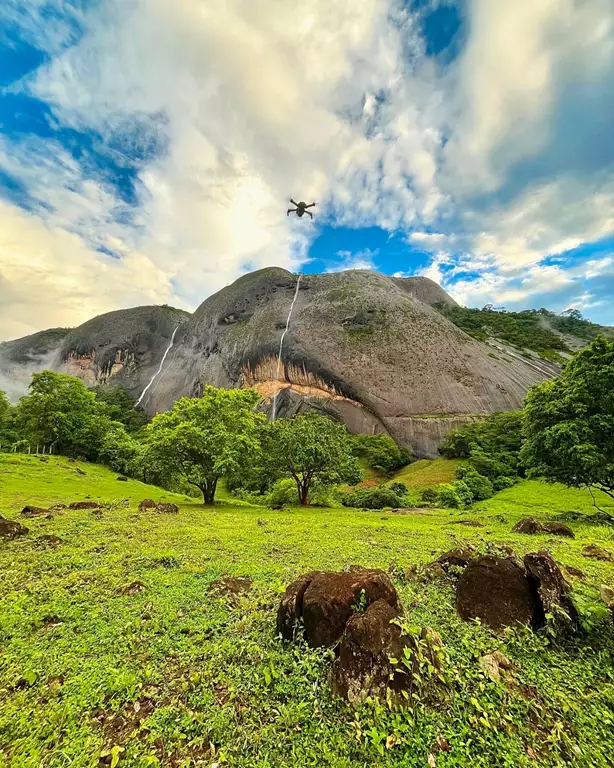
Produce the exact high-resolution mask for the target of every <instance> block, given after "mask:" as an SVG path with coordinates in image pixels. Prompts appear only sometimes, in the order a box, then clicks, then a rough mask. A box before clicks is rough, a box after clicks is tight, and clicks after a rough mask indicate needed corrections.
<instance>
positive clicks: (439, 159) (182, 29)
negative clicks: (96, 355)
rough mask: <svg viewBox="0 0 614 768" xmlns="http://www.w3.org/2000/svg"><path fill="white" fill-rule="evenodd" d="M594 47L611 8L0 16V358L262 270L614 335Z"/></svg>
mask: <svg viewBox="0 0 614 768" xmlns="http://www.w3.org/2000/svg"><path fill="white" fill-rule="evenodd" d="M299 11H300V12H299ZM613 46H614V7H613V6H612V3H611V0H586V2H584V3H573V2H571V0H563V2H560V3H552V2H551V0H516V2H514V3H511V4H510V3H509V2H505V0H457V1H455V0H413V1H410V0H361V3H360V4H359V5H357V4H356V3H354V2H351V1H350V0H313V2H310V3H309V4H307V5H306V4H304V3H298V2H294V1H293V0H288V2H286V3H284V4H283V5H280V4H279V3H278V2H276V0H251V2H249V3H248V2H246V1H245V0H208V2H207V3H206V4H203V3H202V2H201V1H200V0H184V1H183V2H182V3H181V4H179V5H178V4H177V3H174V2H172V1H171V0H156V2H151V0H4V2H3V3H2V4H0V340H2V339H8V338H12V337H16V336H19V335H24V334H26V333H31V332H33V331H35V330H39V329H41V328H44V327H51V326H58V325H75V324H77V323H80V322H83V321H84V320H85V319H87V318H89V317H91V316H92V315H94V314H97V313H100V312H104V311H109V310H112V309H117V308H121V307H127V306H134V305H138V304H145V303H169V304H174V305H176V306H181V307H184V308H186V309H189V310H193V309H194V308H195V307H196V306H198V304H199V303H200V302H201V301H203V300H204V299H205V298H206V297H207V296H208V295H210V294H211V293H212V292H214V291H216V290H218V289H219V288H221V287H223V286H224V285H226V284H228V283H229V282H231V281H232V280H234V279H236V277H238V276H239V275H240V274H242V273H243V272H244V271H246V270H248V269H256V268H261V267H264V266H269V265H279V266H283V267H286V268H288V269H291V270H294V271H299V270H300V271H305V272H326V271H335V270H340V269H351V268H354V269H355V268H360V269H377V270H380V271H382V272H385V273H388V274H395V275H406V276H411V275H415V274H423V275H427V276H429V277H431V278H432V279H434V280H436V281H437V282H439V283H440V284H441V285H442V286H443V287H444V288H445V289H446V290H448V291H449V292H450V293H451V294H452V295H453V296H454V297H455V298H456V299H457V300H458V301H459V302H460V303H462V304H465V305H467V306H482V305H483V304H486V303H489V302H493V303H495V304H496V305H497V306H501V305H504V306H506V307H508V308H510V309H519V308H526V307H539V306H546V307H549V308H551V309H554V310H557V311H562V310H564V309H566V308H568V307H572V306H573V307H577V308H579V309H581V311H582V312H583V313H584V314H585V315H586V316H588V317H589V318H591V319H594V320H596V321H599V322H603V323H608V324H614V142H612V140H611V136H612V135H614V99H612V93H614V57H613V56H612V49H613ZM290 197H294V198H295V199H305V200H306V201H307V202H311V201H312V200H316V201H317V203H318V205H317V206H316V208H315V219H314V221H313V222H311V221H310V220H309V219H307V218H304V219H301V220H299V219H297V218H294V217H287V216H286V208H287V207H288V198H290Z"/></svg>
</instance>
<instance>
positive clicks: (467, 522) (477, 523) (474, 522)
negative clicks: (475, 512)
mask: <svg viewBox="0 0 614 768" xmlns="http://www.w3.org/2000/svg"><path fill="white" fill-rule="evenodd" d="M450 525H466V526H469V527H470V528H484V523H481V522H480V521H479V520H454V521H452V522H451V523H450Z"/></svg>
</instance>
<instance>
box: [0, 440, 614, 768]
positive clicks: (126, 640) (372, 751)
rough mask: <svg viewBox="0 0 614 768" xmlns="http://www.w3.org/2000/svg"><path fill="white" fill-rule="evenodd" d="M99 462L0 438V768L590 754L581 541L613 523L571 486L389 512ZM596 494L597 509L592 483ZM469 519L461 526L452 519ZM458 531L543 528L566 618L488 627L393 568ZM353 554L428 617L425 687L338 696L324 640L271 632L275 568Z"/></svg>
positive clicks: (331, 564) (597, 613) (613, 727)
mask: <svg viewBox="0 0 614 768" xmlns="http://www.w3.org/2000/svg"><path fill="white" fill-rule="evenodd" d="M417 464H419V462H417ZM412 467H414V468H413V469H412ZM457 469H458V463H457V462H454V463H451V464H450V465H448V463H446V461H445V460H443V459H442V460H438V461H437V462H431V463H427V464H422V466H421V467H417V468H415V465H410V466H409V467H407V468H406V469H405V476H404V477H403V480H402V481H403V482H404V483H406V484H407V483H408V482H410V479H409V478H410V477H411V476H412V475H413V476H419V475H421V474H424V473H426V472H431V473H432V474H433V475H436V476H437V483H439V482H441V481H445V479H446V478H447V479H448V480H449V479H452V478H454V477H455V474H456V471H457ZM83 473H84V474H83ZM116 478H117V475H116V474H115V473H113V472H111V471H109V470H108V469H106V468H104V467H101V466H97V465H93V464H87V463H84V462H71V461H69V460H68V459H66V458H61V457H53V456H52V457H49V458H48V459H47V461H44V462H43V461H40V460H39V458H38V457H36V456H29V457H28V456H20V455H12V454H10V455H7V454H0V515H2V516H4V517H5V518H10V519H14V520H19V521H20V522H22V523H24V524H26V525H27V527H28V528H29V529H30V532H29V534H28V535H26V536H22V537H19V538H16V539H13V540H10V541H0V589H1V592H0V594H1V597H0V766H2V768H5V766H6V768H8V766H11V768H13V766H16V767H18V768H22V767H23V768H39V767H40V766H45V767H46V768H47V767H48V768H59V767H60V766H62V767H64V766H72V767H74V768H95V767H96V766H119V768H124V767H125V768H141V767H143V768H144V767H145V766H157V765H159V766H171V767H174V766H185V767H186V768H187V767H188V766H199V765H200V766H208V767H210V766H213V765H217V766H235V767H236V768H238V767H239V766H240V767H241V768H272V767H273V766H275V768H278V767H279V766H301V767H302V766H314V768H315V766H318V767H321V766H330V767H331V768H332V767H334V768H349V766H395V768H396V767H398V768H401V766H402V767H403V768H406V766H427V765H430V766H432V765H435V766H439V767H440V768H451V766H465V765H466V766H470V765H471V766H493V765H497V766H534V765H540V766H587V768H588V766H591V768H592V767H593V766H596V767H598V768H606V766H609V765H611V757H612V753H613V750H614V736H613V734H614V672H613V669H614V665H613V661H614V639H613V634H614V633H613V629H612V624H611V618H610V617H609V615H608V613H607V610H606V609H605V608H604V607H603V605H602V604H601V602H600V599H599V587H600V585H601V584H606V585H610V586H614V564H613V563H612V562H606V561H600V560H596V559H589V558H586V557H584V556H583V555H582V554H581V553H582V550H583V548H584V547H585V546H587V545H589V544H596V545H598V546H600V547H602V548H604V549H606V550H609V551H610V552H614V530H613V529H612V527H609V526H606V525H595V524H591V523H590V522H589V514H590V512H591V510H592V504H591V500H590V496H589V495H588V493H586V492H585V491H582V490H578V489H570V488H565V487H563V486H560V485H547V484H544V483H541V482H538V481H534V480H531V481H526V480H520V481H519V482H518V483H517V484H516V485H514V486H513V487H511V488H508V489H505V490H503V491H501V492H500V493H497V494H496V495H495V496H494V497H492V498H490V499H487V500H485V501H482V502H479V503H477V504H475V505H474V506H473V507H472V508H471V510H470V512H468V511H466V510H463V511H455V510H440V509H424V510H421V511H420V512H418V513H415V514H408V515H393V514H389V513H386V512H385V511H357V510H353V509H344V508H338V509H337V508H335V509H328V508H311V507H304V508H299V507H295V508H286V509H283V510H278V511H274V510H270V509H266V508H262V507H255V506H249V505H242V506H239V505H236V504H235V505H231V504H229V503H228V501H227V499H229V498H230V497H229V496H224V497H223V498H224V502H223V503H218V504H217V505H215V506H210V507H203V505H202V500H199V499H190V498H188V497H186V496H181V495H175V494H171V493H169V492H167V491H163V490H161V489H158V488H155V487H153V486H148V485H145V484H143V483H140V482H137V481H134V480H128V481H124V482H118V480H117V479H116ZM423 479H424V478H423ZM144 498H150V499H152V500H153V501H166V502H172V503H176V504H177V505H178V507H179V514H172V515H167V514H161V513H160V512H158V511H156V510H155V509H149V510H145V511H142V512H140V511H138V504H139V502H140V501H141V500H142V499H144ZM83 500H91V501H95V502H99V503H101V504H104V505H105V506H104V507H103V508H102V511H101V513H96V514H95V513H94V512H92V511H90V510H68V509H67V510H64V511H63V512H59V513H54V514H53V516H52V518H51V519H45V518H44V517H39V518H33V519H22V518H21V517H20V510H21V509H22V507H23V506H24V505H25V504H33V505H37V506H44V507H49V506H51V505H53V504H57V503H67V502H70V501H83ZM126 502H127V504H126ZM603 506H604V508H606V509H610V510H613V509H614V505H612V502H611V501H610V500H608V499H607V498H604V499H603ZM527 515H532V516H535V517H537V518H539V519H541V520H546V519H552V518H555V517H559V516H565V517H566V519H567V520H568V525H570V526H571V527H572V528H573V531H574V533H575V539H561V538H556V537H553V536H550V535H549V534H547V533H543V534H538V535H535V536H527V535H523V534H518V533H512V532H511V529H512V527H513V526H514V525H515V523H516V522H518V520H520V519H521V518H522V517H525V516H527ZM576 517H577V518H578V519H575V518H576ZM468 519H470V520H471V522H472V523H473V524H474V525H470V526H468V525H460V524H459V523H462V522H466V521H467V520H468ZM476 524H481V527H479V525H476ZM43 536H55V537H58V538H59V539H61V541H60V542H59V543H57V542H56V543H55V544H51V543H50V540H49V539H47V540H45V539H41V537H43ZM465 543H471V544H473V545H474V546H476V547H477V548H478V549H479V550H480V551H495V550H496V548H497V547H498V546H500V545H502V544H504V543H505V544H508V545H511V546H513V547H514V549H515V550H516V551H517V552H518V553H519V554H524V553H525V552H527V551H535V550H537V549H548V550H549V551H551V552H552V554H553V556H554V557H555V558H556V560H557V561H558V562H559V563H561V564H563V565H565V566H570V567H572V568H577V569H580V570H581V571H582V572H583V573H584V574H585V578H580V577H571V576H569V578H570V580H571V581H572V582H573V587H574V597H575V599H576V602H577V604H578V607H579V609H580V612H581V619H582V630H581V632H580V633H579V634H578V635H576V636H574V637H573V638H571V639H567V640H560V639H556V638H553V637H551V636H550V635H549V633H548V631H547V630H546V631H542V632H540V633H537V634H533V633H531V632H529V631H526V632H523V631H516V632H508V633H506V634H505V635H501V636H497V635H494V634H492V633H491V632H489V631H487V630H486V629H485V628H484V627H481V626H479V625H478V624H476V623H463V622H461V621H460V619H459V618H458V617H457V615H456V613H455V611H454V608H453V591H452V587H451V584H450V583H448V582H447V581H443V582H442V581H428V580H423V579H421V578H417V579H409V580H406V579H405V577H404V570H405V569H406V568H410V567H411V566H417V570H418V575H420V573H421V569H422V566H424V565H425V564H426V563H428V562H430V561H431V560H433V558H434V557H435V556H437V555H438V554H440V553H441V552H443V551H445V550H447V549H450V548H451V547H453V546H456V545H459V544H465ZM354 563H360V564H361V565H364V566H372V567H379V568H383V569H388V570H389V571H390V573H392V574H393V576H394V578H395V586H396V587H397V590H398V592H399V595H400V597H401V600H402V602H403V605H404V606H405V609H406V613H407V626H408V629H409V630H410V631H412V628H413V629H414V631H415V628H420V627H421V626H424V625H429V626H431V627H432V628H433V629H434V630H436V631H437V632H438V633H439V634H440V635H441V638H442V641H443V643H444V646H445V677H446V680H447V683H446V694H445V696H444V697H443V698H441V699H438V700H435V701H433V702H425V701H421V700H417V701H416V702H414V704H413V705H412V707H411V708H406V709H404V710H396V711H395V710H390V709H388V708H387V707H386V706H385V705H384V704H377V703H373V702H367V703H366V704H364V705H363V706H361V707H360V708H358V709H351V708H349V707H348V706H347V705H345V704H343V703H342V702H341V701H339V700H336V699H333V698H332V696H331V693H330V689H329V686H328V683H327V679H326V675H327V670H328V669H329V666H330V653H329V652H315V651H310V650H308V649H307V648H305V647H301V646H284V645H283V644H282V643H280V642H279V640H278V639H277V638H276V637H275V631H274V627H275V612H276V608H277V605H278V602H279V597H280V593H281V591H282V590H283V589H284V588H285V586H286V585H287V584H288V583H289V582H290V581H291V580H293V579H294V578H295V577H296V576H298V575H299V574H301V573H304V572H306V571H309V570H311V569H342V568H344V567H347V566H349V565H351V564H354ZM224 575H229V576H237V577H247V576H249V577H250V578H251V579H252V582H253V586H252V589H251V591H249V592H247V593H245V594H234V595H233V594H231V595H224V594H223V593H220V592H219V591H216V590H215V589H214V582H215V581H216V580H217V579H219V577H221V576H224ZM495 650H500V651H502V652H503V653H504V654H505V655H506V656H507V657H508V658H509V659H510V660H512V661H513V662H514V663H515V664H517V666H518V671H517V672H516V678H517V682H518V686H517V687H515V688H509V687H506V686H505V685H503V684H501V683H496V682H495V681H493V680H492V679H490V678H489V677H488V675H486V674H485V673H484V672H483V671H482V669H481V668H480V664H479V659H480V657H481V656H483V655H484V654H487V653H492V652H493V651H495Z"/></svg>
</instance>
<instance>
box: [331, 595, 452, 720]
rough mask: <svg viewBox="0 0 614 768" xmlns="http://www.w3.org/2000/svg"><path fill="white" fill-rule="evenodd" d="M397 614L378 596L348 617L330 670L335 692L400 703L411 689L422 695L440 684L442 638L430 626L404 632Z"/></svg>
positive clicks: (358, 700)
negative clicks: (411, 632) (363, 608)
mask: <svg viewBox="0 0 614 768" xmlns="http://www.w3.org/2000/svg"><path fill="white" fill-rule="evenodd" d="M398 617H399V612H398V610H397V609H396V608H394V607H393V606H391V605H390V604H389V603H387V602H386V601H385V600H376V601H375V602H374V603H371V605H369V607H368V608H367V610H366V611H365V612H364V613H362V614H360V613H355V614H354V615H353V616H351V617H350V618H349V620H348V622H347V624H346V625H345V630H344V631H343V635H342V637H341V641H340V643H339V655H338V657H337V659H336V660H335V661H334V662H333V665H332V668H331V672H330V683H331V688H332V691H333V694H334V695H336V696H341V697H343V698H344V699H346V700H347V701H349V703H350V704H355V705H356V704H361V703H362V702H364V700H365V699H366V698H367V697H373V698H377V699H383V700H386V701H392V702H394V703H402V702H403V701H411V698H412V694H414V695H419V696H420V697H421V698H424V697H426V696H427V695H428V691H429V689H430V688H431V687H433V685H437V684H438V680H439V677H440V675H441V674H442V672H443V653H444V648H443V643H442V642H441V638H440V637H439V635H438V634H437V632H435V631H433V630H432V629H431V628H430V627H423V628H422V631H421V633H420V636H419V637H417V636H416V637H414V636H413V635H404V634H402V632H401V628H400V627H399V625H398V624H397V623H396V622H395V619H397V618H398ZM408 649H409V653H407V652H406V651H407V650H408Z"/></svg>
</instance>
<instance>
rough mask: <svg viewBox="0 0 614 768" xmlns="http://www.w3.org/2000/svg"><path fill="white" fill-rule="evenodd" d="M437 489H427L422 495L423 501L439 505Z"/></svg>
mask: <svg viewBox="0 0 614 768" xmlns="http://www.w3.org/2000/svg"><path fill="white" fill-rule="evenodd" d="M437 495H438V493H437V488H425V489H424V490H423V491H422V493H421V494H420V498H421V499H422V501H426V502H427V504H436V503H437Z"/></svg>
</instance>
